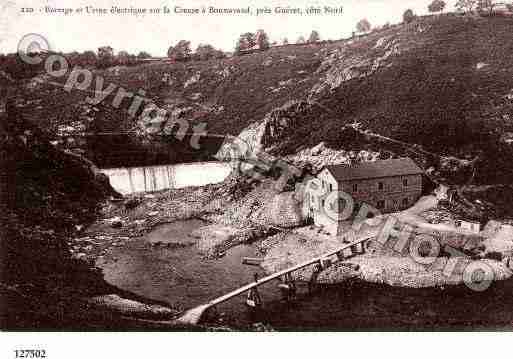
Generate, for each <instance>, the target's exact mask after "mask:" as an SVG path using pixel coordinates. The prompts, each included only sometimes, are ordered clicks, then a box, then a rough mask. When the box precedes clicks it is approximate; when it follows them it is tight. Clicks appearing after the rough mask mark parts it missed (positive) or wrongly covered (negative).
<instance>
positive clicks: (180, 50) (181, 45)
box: [167, 40, 191, 61]
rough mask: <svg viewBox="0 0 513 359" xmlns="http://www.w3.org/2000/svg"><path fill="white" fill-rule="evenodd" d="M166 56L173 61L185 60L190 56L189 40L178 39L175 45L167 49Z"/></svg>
mask: <svg viewBox="0 0 513 359" xmlns="http://www.w3.org/2000/svg"><path fill="white" fill-rule="evenodd" d="M167 57H169V58H170V59H171V60H174V61H187V60H188V59H190V57H191V42H190V41H187V40H180V41H178V44H176V46H174V47H173V46H171V47H169V49H168V50H167Z"/></svg>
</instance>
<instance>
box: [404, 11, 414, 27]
mask: <svg viewBox="0 0 513 359" xmlns="http://www.w3.org/2000/svg"><path fill="white" fill-rule="evenodd" d="M416 17H417V16H416V15H415V14H414V13H413V10H412V9H408V10H406V11H405V12H404V14H403V21H404V22H405V23H406V24H409V23H411V22H413V20H415V18H416Z"/></svg>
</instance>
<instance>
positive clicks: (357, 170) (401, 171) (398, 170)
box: [325, 158, 423, 181]
mask: <svg viewBox="0 0 513 359" xmlns="http://www.w3.org/2000/svg"><path fill="white" fill-rule="evenodd" d="M325 168H326V169H327V170H328V171H329V172H330V173H331V174H332V176H333V177H335V179H336V180H337V181H350V180H356V179H368V178H382V177H394V176H406V175H416V174H422V173H423V171H422V170H421V169H420V167H419V166H417V165H416V164H415V162H413V160H412V159H411V158H399V159H394V160H383V161H375V162H363V163H359V164H357V165H354V166H348V165H334V166H326V167H325Z"/></svg>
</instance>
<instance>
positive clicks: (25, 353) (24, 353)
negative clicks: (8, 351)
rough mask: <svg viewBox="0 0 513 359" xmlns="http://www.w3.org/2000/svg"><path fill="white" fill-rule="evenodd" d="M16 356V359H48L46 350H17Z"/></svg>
mask: <svg viewBox="0 0 513 359" xmlns="http://www.w3.org/2000/svg"><path fill="white" fill-rule="evenodd" d="M14 354H15V358H46V350H44V349H22V350H19V349H16V350H15V351H14Z"/></svg>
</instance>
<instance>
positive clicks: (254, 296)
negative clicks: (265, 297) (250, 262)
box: [246, 273, 262, 309]
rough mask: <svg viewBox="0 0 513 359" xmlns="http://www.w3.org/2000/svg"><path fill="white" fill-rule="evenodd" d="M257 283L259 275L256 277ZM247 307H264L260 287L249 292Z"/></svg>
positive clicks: (256, 274)
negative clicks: (259, 291)
mask: <svg viewBox="0 0 513 359" xmlns="http://www.w3.org/2000/svg"><path fill="white" fill-rule="evenodd" d="M254 278H255V282H258V273H255V275H254ZM246 305H247V306H248V307H250V308H254V309H256V308H260V307H261V306H262V298H261V297H260V293H258V287H254V288H251V289H250V290H249V291H248V298H247V299H246Z"/></svg>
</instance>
